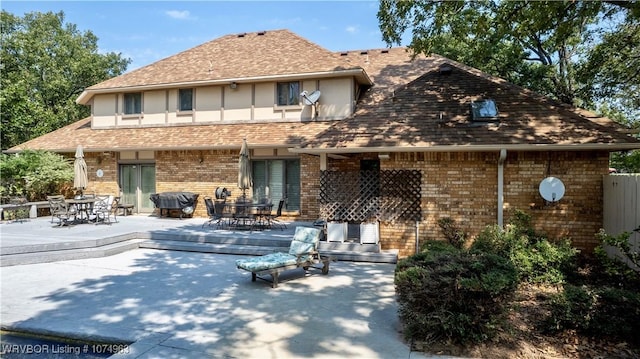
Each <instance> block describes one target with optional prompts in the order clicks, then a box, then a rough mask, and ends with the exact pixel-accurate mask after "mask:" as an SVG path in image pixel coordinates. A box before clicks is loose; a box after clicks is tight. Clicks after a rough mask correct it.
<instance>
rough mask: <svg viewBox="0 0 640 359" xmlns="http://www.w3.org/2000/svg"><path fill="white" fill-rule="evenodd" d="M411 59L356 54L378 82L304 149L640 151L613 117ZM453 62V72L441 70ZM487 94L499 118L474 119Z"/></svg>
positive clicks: (435, 61) (460, 68)
mask: <svg viewBox="0 0 640 359" xmlns="http://www.w3.org/2000/svg"><path fill="white" fill-rule="evenodd" d="M361 53H362V55H360V54H361ZM352 55H353V56H352ZM409 56H410V55H409V54H408V53H406V52H404V50H403V49H389V51H388V52H387V51H384V50H383V51H380V50H375V51H371V50H369V51H368V52H367V54H364V51H362V52H358V51H352V52H349V53H348V54H347V55H346V57H351V60H352V61H353V62H354V63H357V64H360V65H361V66H363V67H364V68H365V70H366V71H367V73H368V74H369V76H370V77H371V78H372V79H373V80H374V83H375V84H376V85H375V86H374V87H373V88H371V89H370V90H369V91H368V92H367V93H366V94H365V95H364V97H363V98H362V100H361V101H360V102H359V103H358V108H357V110H356V112H355V113H354V115H353V116H351V117H350V118H348V119H345V120H343V121H338V122H335V123H333V124H332V125H331V126H330V127H329V128H328V129H327V130H325V131H323V132H321V133H319V134H318V135H317V136H316V138H315V139H314V140H313V141H309V142H306V143H305V144H304V145H303V146H302V149H301V150H298V152H311V153H313V152H318V153H319V152H363V151H371V150H375V151H383V150H386V151H407V150H409V151H410V150H412V149H413V150H415V151H425V150H446V148H447V147H449V148H450V150H454V149H453V148H456V149H455V150H474V149H477V150H483V149H490V148H493V147H495V148H501V147H505V148H506V147H512V148H514V147H516V148H518V147H519V148H525V147H526V148H528V149H533V148H535V147H540V148H542V147H544V148H550V147H562V146H565V147H564V148H569V147H581V148H583V149H586V148H601V149H611V150H615V149H630V148H640V141H638V140H636V139H634V138H632V137H630V136H629V135H628V134H627V133H625V131H623V129H622V127H621V126H620V125H619V124H617V123H615V122H613V121H611V120H609V119H607V118H604V117H598V116H596V115H595V114H593V113H590V112H588V111H585V110H581V109H577V108H573V107H571V106H568V105H565V104H560V103H557V102H555V101H552V100H550V99H548V98H546V97H543V96H540V95H538V94H535V93H534V92H532V91H529V90H526V89H524V88H521V87H519V86H516V85H514V84H511V83H508V82H506V81H505V80H503V79H500V78H496V77H493V76H490V75H488V74H486V73H483V72H481V71H479V70H477V69H473V68H471V67H468V66H465V65H462V64H459V63H457V62H455V61H452V60H449V59H446V58H444V57H440V56H430V57H424V56H418V57H417V58H416V59H415V60H414V61H409ZM445 64H446V65H449V66H450V67H451V69H452V72H451V73H450V74H441V73H440V71H439V69H440V66H441V65H445ZM481 99H493V100H495V102H496V104H497V106H498V109H499V121H496V122H485V123H481V122H474V121H471V118H470V103H471V101H474V100H475V101H477V100H481Z"/></svg>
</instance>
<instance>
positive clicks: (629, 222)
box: [603, 174, 640, 250]
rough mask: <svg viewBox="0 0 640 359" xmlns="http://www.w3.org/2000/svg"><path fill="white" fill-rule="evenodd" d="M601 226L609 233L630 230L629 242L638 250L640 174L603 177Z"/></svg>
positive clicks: (639, 240) (639, 247)
mask: <svg viewBox="0 0 640 359" xmlns="http://www.w3.org/2000/svg"><path fill="white" fill-rule="evenodd" d="M603 189H604V196H603V207H604V208H603V209H604V218H603V228H604V230H605V231H606V232H607V234H610V235H614V236H616V235H619V234H621V233H623V232H631V233H632V234H631V237H630V238H629V242H630V243H631V244H632V246H634V247H633V248H635V249H636V250H640V231H636V232H633V230H635V229H637V228H639V227H640V174H613V175H607V176H604V179H603Z"/></svg>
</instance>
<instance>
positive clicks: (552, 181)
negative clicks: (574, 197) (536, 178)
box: [538, 177, 564, 202]
mask: <svg viewBox="0 0 640 359" xmlns="http://www.w3.org/2000/svg"><path fill="white" fill-rule="evenodd" d="M538 191H539V192H540V195H541V196H542V198H544V199H545V200H546V201H549V202H557V201H559V200H560V199H562V197H563V196H564V183H562V181H560V179H558V178H555V177H547V178H545V179H543V180H542V181H541V182H540V187H538Z"/></svg>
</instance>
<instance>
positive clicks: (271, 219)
mask: <svg viewBox="0 0 640 359" xmlns="http://www.w3.org/2000/svg"><path fill="white" fill-rule="evenodd" d="M283 207H284V198H282V199H280V201H279V202H278V209H277V210H276V213H275V214H270V215H269V219H268V220H269V226H273V224H274V223H275V224H277V225H278V226H280V230H281V231H282V230H283V228H287V225H286V224H284V223H283V222H282V221H280V220H279V219H278V218H279V217H281V216H282V208H283Z"/></svg>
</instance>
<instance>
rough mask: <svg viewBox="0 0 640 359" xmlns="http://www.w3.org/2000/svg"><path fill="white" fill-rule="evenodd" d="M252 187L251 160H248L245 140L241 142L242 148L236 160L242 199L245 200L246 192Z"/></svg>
mask: <svg viewBox="0 0 640 359" xmlns="http://www.w3.org/2000/svg"><path fill="white" fill-rule="evenodd" d="M252 186H253V178H252V175H251V159H250V158H249V148H248V146H247V139H246V138H245V139H243V140H242V148H241V149H240V156H239V158H238V188H240V189H241V190H242V197H243V198H246V197H247V195H246V193H245V191H246V190H248V189H249V188H251V187H252Z"/></svg>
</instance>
